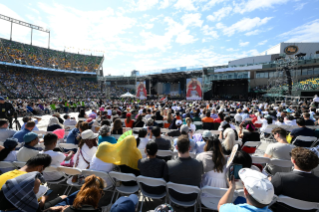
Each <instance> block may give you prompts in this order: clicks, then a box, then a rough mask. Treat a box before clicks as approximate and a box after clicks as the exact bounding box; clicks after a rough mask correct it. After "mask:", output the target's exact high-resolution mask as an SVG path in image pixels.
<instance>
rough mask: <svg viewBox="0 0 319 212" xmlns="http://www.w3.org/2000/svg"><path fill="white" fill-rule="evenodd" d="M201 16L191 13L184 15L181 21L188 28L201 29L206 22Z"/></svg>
mask: <svg viewBox="0 0 319 212" xmlns="http://www.w3.org/2000/svg"><path fill="white" fill-rule="evenodd" d="M201 16H202V15H201V14H200V13H190V14H185V15H183V16H182V18H181V20H182V21H183V23H184V25H186V26H197V27H201V26H202V24H203V22H204V21H203V20H201Z"/></svg>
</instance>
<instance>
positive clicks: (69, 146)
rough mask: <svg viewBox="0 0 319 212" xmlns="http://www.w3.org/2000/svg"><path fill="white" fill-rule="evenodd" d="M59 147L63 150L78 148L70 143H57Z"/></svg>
mask: <svg viewBox="0 0 319 212" xmlns="http://www.w3.org/2000/svg"><path fill="white" fill-rule="evenodd" d="M59 147H62V148H64V149H77V148H78V147H79V146H78V145H77V144H72V143H59Z"/></svg>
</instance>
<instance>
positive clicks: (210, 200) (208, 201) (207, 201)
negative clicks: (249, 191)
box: [200, 186, 238, 211]
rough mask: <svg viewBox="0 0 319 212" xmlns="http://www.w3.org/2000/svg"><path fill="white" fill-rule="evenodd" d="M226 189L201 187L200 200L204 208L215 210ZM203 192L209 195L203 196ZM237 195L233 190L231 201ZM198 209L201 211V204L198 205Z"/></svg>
mask: <svg viewBox="0 0 319 212" xmlns="http://www.w3.org/2000/svg"><path fill="white" fill-rule="evenodd" d="M227 190H228V189H227V188H216V187H211V186H204V187H203V188H202V189H201V195H200V201H201V203H202V204H203V205H204V206H205V207H206V208H208V209H211V210H215V211H217V206H218V202H219V200H220V199H221V198H222V197H223V196H224V194H225V193H226V192H227ZM203 194H208V195H209V196H208V197H207V196H206V197H205V195H203ZM237 196H238V194H237V193H236V192H235V193H234V195H233V199H232V202H234V201H235V199H236V198H237ZM200 211H202V206H201V207H200Z"/></svg>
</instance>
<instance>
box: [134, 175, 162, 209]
mask: <svg viewBox="0 0 319 212" xmlns="http://www.w3.org/2000/svg"><path fill="white" fill-rule="evenodd" d="M136 181H137V183H138V185H139V187H140V190H141V192H142V194H143V200H142V204H141V208H140V212H142V209H143V203H144V200H145V197H148V198H152V199H161V198H163V197H165V196H166V191H165V192H164V193H162V194H150V193H147V192H146V191H144V190H143V187H142V185H141V183H143V184H145V185H147V186H150V187H159V186H165V187H166V181H165V180H164V179H162V178H152V177H145V176H142V175H140V176H138V177H137V178H136ZM166 202H167V198H165V203H166Z"/></svg>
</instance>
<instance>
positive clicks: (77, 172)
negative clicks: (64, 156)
mask: <svg viewBox="0 0 319 212" xmlns="http://www.w3.org/2000/svg"><path fill="white" fill-rule="evenodd" d="M57 170H58V171H60V172H64V173H65V174H67V175H68V176H69V177H68V179H67V181H66V183H67V185H68V186H67V188H66V189H65V191H64V194H66V195H69V193H70V192H71V190H72V187H81V186H82V185H81V184H79V183H78V182H75V183H73V182H72V178H73V176H74V175H80V174H82V170H81V169H78V168H71V167H65V166H59V167H58V169H57Z"/></svg>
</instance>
